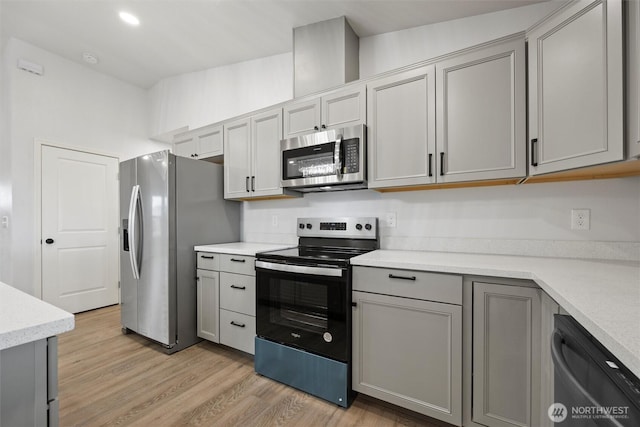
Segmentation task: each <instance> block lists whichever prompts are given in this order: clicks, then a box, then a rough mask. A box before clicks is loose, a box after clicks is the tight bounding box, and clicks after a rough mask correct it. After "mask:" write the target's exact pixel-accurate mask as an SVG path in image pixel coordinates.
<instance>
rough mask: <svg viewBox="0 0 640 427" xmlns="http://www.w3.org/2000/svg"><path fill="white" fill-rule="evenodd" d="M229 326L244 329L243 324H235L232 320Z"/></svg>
mask: <svg viewBox="0 0 640 427" xmlns="http://www.w3.org/2000/svg"><path fill="white" fill-rule="evenodd" d="M231 324H232V325H233V326H237V327H239V328H244V327H245V324H244V323H237V322H235V321H233V320H232V321H231Z"/></svg>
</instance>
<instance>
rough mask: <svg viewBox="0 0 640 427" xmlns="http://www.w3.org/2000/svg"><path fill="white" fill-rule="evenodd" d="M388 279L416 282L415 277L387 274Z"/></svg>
mask: <svg viewBox="0 0 640 427" xmlns="http://www.w3.org/2000/svg"><path fill="white" fill-rule="evenodd" d="M389 279H402V280H414V281H415V280H416V276H409V277H407V276H396V275H395V274H391V273H389Z"/></svg>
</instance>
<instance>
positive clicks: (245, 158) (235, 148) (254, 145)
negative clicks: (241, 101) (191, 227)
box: [224, 108, 285, 199]
mask: <svg viewBox="0 0 640 427" xmlns="http://www.w3.org/2000/svg"><path fill="white" fill-rule="evenodd" d="M281 139H282V109H280V108H277V109H274V110H271V111H267V112H264V113H260V114H257V115H255V116H252V117H250V118H244V119H240V120H237V121H234V122H229V123H227V124H225V136H224V143H225V148H224V152H225V159H224V171H225V172H224V177H225V180H224V189H225V192H224V197H225V199H250V198H254V197H267V196H279V195H283V194H285V192H284V191H283V189H282V186H281V185H280V140H281Z"/></svg>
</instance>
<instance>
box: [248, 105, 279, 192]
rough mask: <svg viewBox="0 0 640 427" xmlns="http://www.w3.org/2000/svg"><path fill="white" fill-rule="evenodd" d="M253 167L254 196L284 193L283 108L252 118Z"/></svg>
mask: <svg viewBox="0 0 640 427" xmlns="http://www.w3.org/2000/svg"><path fill="white" fill-rule="evenodd" d="M251 137H252V139H253V142H252V147H251V148H252V150H251V156H252V165H253V166H252V169H253V175H252V176H251V191H252V194H253V195H254V196H274V195H279V194H282V185H281V184H280V180H281V176H282V173H281V170H282V169H281V163H280V162H281V160H280V157H281V156H280V140H281V139H282V110H281V109H280V108H278V109H276V110H273V111H269V112H267V113H263V114H260V115H257V116H254V117H252V118H251Z"/></svg>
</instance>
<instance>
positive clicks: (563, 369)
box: [551, 329, 622, 427]
mask: <svg viewBox="0 0 640 427" xmlns="http://www.w3.org/2000/svg"><path fill="white" fill-rule="evenodd" d="M573 341H574V340H570V339H569V338H568V337H566V336H565V335H564V334H563V333H562V332H560V330H558V329H555V330H554V331H553V333H552V334H551V359H553V365H554V366H555V368H556V370H557V371H558V374H560V375H561V378H564V379H565V380H564V382H565V384H566V383H567V382H568V384H567V385H569V386H571V387H573V388H574V389H575V390H577V391H578V392H579V393H580V394H581V395H582V396H583V397H584V398H585V399H587V400H588V401H589V402H590V403H591V405H592V406H598V407H599V406H601V405H600V403H599V402H598V401H597V400H596V399H595V398H594V397H593V395H592V394H591V393H589V391H588V390H587V389H586V388H585V387H584V386H583V385H582V384H581V383H580V381H579V380H578V378H576V377H575V375H573V372H571V368H570V367H569V364H568V363H567V360H566V359H565V358H564V355H563V354H562V345H563V344H565V343H567V344H569V342H573ZM574 347H576V350H582V351H584V350H583V349H582V348H581V347H582V346H580V345H579V344H577V343H574ZM603 421H606V420H603ZM609 421H611V424H607V425H612V426H620V427H621V426H622V425H621V424H620V423H618V422H617V421H616V420H615V419H610V420H609Z"/></svg>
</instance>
